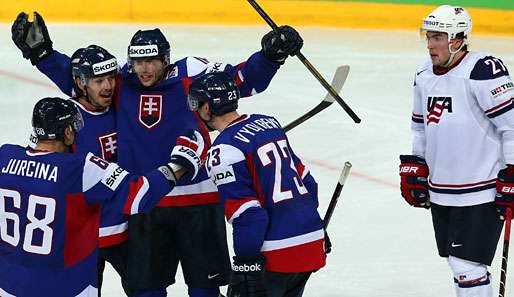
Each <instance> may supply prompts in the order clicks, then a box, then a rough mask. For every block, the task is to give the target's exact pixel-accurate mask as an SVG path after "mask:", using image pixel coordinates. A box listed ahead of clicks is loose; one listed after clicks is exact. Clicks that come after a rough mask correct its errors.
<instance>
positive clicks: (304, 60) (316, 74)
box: [248, 0, 361, 124]
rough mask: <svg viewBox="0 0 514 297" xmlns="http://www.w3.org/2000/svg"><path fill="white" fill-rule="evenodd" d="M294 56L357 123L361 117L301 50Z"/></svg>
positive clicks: (252, 2) (263, 14)
mask: <svg viewBox="0 0 514 297" xmlns="http://www.w3.org/2000/svg"><path fill="white" fill-rule="evenodd" d="M248 2H249V3H250V5H252V7H253V8H254V9H255V10H256V11H257V13H258V14H259V15H260V16H261V17H262V18H263V19H264V20H265V21H266V23H268V25H269V26H270V27H271V28H272V29H273V30H276V29H277V28H278V26H277V24H275V22H274V21H273V20H272V19H271V18H270V16H269V15H268V14H267V13H266V12H265V11H264V10H263V9H262V7H260V6H259V4H257V2H255V0H248ZM296 56H297V57H298V59H300V61H301V62H302V63H303V65H305V67H307V69H309V71H310V72H311V73H312V75H314V77H316V79H317V80H318V81H319V82H320V83H321V85H323V87H324V88H325V89H326V90H327V91H328V92H329V93H330V95H331V96H332V97H334V99H335V100H336V101H337V103H339V105H341V107H342V108H343V109H344V110H345V111H346V113H347V114H348V115H349V116H350V117H351V118H352V120H353V121H354V122H355V123H357V124H358V123H360V122H361V119H360V118H359V117H358V116H357V115H356V114H355V112H353V110H352V109H351V108H350V106H348V104H346V102H344V100H343V98H341V97H340V96H339V94H337V92H336V91H335V90H334V89H333V88H332V87H331V86H330V85H329V84H328V82H327V81H326V80H325V79H324V78H323V76H322V75H321V74H320V73H319V72H318V70H316V68H314V66H313V65H312V64H311V62H309V60H307V58H305V56H304V55H303V54H302V53H301V52H298V53H297V54H296Z"/></svg>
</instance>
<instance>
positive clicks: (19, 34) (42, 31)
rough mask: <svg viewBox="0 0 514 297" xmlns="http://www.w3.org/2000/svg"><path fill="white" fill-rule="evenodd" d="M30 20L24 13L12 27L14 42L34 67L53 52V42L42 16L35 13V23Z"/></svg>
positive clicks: (19, 15) (21, 13)
mask: <svg viewBox="0 0 514 297" xmlns="http://www.w3.org/2000/svg"><path fill="white" fill-rule="evenodd" d="M28 18H29V16H28V15H27V14H26V13H24V12H20V14H18V17H17V18H16V20H15V21H14V23H13V25H12V27H11V33H12V40H13V41H14V44H16V46H17V47H18V48H19V49H20V50H21V52H22V53H23V57H24V58H25V59H29V60H30V62H31V63H32V65H37V64H38V63H39V62H40V61H41V60H43V59H44V58H45V57H46V56H48V55H50V54H51V53H52V52H53V48H52V40H50V36H49V35H48V30H47V29H46V25H45V21H44V20H43V18H42V17H41V15H39V14H38V13H37V12H34V21H33V22H29V20H28Z"/></svg>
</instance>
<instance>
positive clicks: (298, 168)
mask: <svg viewBox="0 0 514 297" xmlns="http://www.w3.org/2000/svg"><path fill="white" fill-rule="evenodd" d="M304 171H305V165H303V164H302V163H298V164H296V172H298V175H299V176H300V179H303V172H304Z"/></svg>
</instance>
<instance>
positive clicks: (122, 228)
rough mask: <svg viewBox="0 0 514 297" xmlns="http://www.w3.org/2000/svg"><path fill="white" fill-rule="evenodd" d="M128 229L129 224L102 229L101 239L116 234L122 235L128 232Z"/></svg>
mask: <svg viewBox="0 0 514 297" xmlns="http://www.w3.org/2000/svg"><path fill="white" fill-rule="evenodd" d="M127 228H128V222H125V223H121V224H119V225H114V226H109V227H102V228H100V231H99V236H100V237H105V236H110V235H114V234H120V233H123V232H125V231H126V230H127Z"/></svg>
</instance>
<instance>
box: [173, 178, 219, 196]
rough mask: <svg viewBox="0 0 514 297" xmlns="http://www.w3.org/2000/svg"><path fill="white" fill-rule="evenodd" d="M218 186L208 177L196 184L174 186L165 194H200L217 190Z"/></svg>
mask: <svg viewBox="0 0 514 297" xmlns="http://www.w3.org/2000/svg"><path fill="white" fill-rule="evenodd" d="M217 191H218V188H216V186H215V185H214V183H213V182H212V181H211V180H210V179H206V180H204V181H201V182H199V183H196V184H191V185H187V186H176V187H174V188H173V189H172V190H171V192H169V193H168V194H167V195H166V196H180V195H191V194H202V193H211V192H217Z"/></svg>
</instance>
